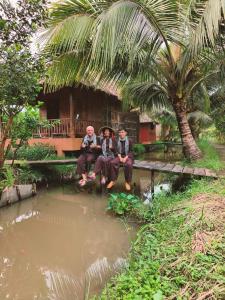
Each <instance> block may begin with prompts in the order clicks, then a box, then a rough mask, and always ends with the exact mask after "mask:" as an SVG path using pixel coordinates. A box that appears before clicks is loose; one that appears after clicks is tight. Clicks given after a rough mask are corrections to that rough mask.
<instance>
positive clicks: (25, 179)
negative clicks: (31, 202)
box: [16, 165, 46, 184]
mask: <svg viewBox="0 0 225 300" xmlns="http://www.w3.org/2000/svg"><path fill="white" fill-rule="evenodd" d="M43 180H46V176H45V174H44V173H43V172H42V170H39V169H34V168H31V167H30V166H27V165H24V166H21V167H20V168H17V169H16V183H17V184H28V183H33V182H35V183H37V182H41V181H43Z"/></svg>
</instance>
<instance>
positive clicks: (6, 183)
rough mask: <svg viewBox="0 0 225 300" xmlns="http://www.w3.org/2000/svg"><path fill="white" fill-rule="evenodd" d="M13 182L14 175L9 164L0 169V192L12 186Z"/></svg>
mask: <svg viewBox="0 0 225 300" xmlns="http://www.w3.org/2000/svg"><path fill="white" fill-rule="evenodd" d="M14 182H15V176H14V172H13V169H12V168H11V167H9V166H5V167H4V168H2V169H1V171H0V192H2V191H3V190H4V188H6V187H10V186H13V184H14Z"/></svg>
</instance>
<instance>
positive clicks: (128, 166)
mask: <svg viewBox="0 0 225 300" xmlns="http://www.w3.org/2000/svg"><path fill="white" fill-rule="evenodd" d="M132 173H133V161H132V159H130V158H128V159H127V161H126V162H125V164H124V177H125V188H126V190H127V191H130V190H131V181H132Z"/></svg>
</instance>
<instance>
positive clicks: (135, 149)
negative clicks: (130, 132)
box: [133, 144, 145, 156]
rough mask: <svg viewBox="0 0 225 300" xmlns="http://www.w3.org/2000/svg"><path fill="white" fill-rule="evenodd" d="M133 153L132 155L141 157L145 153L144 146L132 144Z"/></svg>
mask: <svg viewBox="0 0 225 300" xmlns="http://www.w3.org/2000/svg"><path fill="white" fill-rule="evenodd" d="M133 152H134V155H137V156H138V155H141V154H143V153H145V146H144V145H142V144H134V145H133Z"/></svg>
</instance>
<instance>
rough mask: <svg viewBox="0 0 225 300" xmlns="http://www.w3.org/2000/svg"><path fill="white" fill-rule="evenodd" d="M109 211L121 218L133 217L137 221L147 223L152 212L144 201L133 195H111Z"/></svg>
mask: <svg viewBox="0 0 225 300" xmlns="http://www.w3.org/2000/svg"><path fill="white" fill-rule="evenodd" d="M107 210H109V211H112V212H114V213H115V214H117V215H119V216H128V215H129V216H131V217H134V218H135V219H136V220H137V221H140V222H146V221H148V219H149V217H150V210H149V207H148V206H147V205H145V204H144V203H143V201H142V200H141V199H140V198H139V197H137V196H135V195H132V194H125V193H118V194H110V197H109V199H108V206H107Z"/></svg>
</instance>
